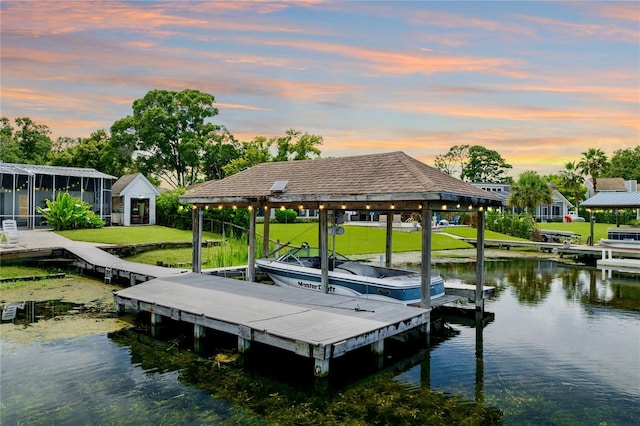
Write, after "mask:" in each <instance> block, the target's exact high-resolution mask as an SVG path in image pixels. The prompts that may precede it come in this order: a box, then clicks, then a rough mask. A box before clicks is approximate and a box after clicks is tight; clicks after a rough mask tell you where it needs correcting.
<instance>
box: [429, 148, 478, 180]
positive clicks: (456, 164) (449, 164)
mask: <svg viewBox="0 0 640 426" xmlns="http://www.w3.org/2000/svg"><path fill="white" fill-rule="evenodd" d="M469 148H470V146H469V145H454V146H452V147H451V148H449V152H447V153H446V154H444V155H436V158H435V161H434V165H435V168H436V169H438V170H440V171H441V172H442V173H446V174H448V175H451V176H455V177H457V178H462V177H461V176H462V171H463V170H464V168H465V166H466V165H467V163H468V162H469Z"/></svg>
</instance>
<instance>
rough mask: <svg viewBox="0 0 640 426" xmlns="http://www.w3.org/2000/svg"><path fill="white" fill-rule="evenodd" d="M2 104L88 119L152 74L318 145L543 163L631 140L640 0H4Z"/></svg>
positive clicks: (637, 112) (120, 103)
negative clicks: (473, 150)
mask: <svg viewBox="0 0 640 426" xmlns="http://www.w3.org/2000/svg"><path fill="white" fill-rule="evenodd" d="M0 11H1V22H0V24H1V26H0V30H1V65H0V67H1V68H0V72H1V81H0V91H1V105H0V108H1V113H2V116H4V117H8V118H10V119H11V120H12V121H13V119H14V118H16V117H30V118H31V119H33V120H34V121H35V122H36V123H38V124H45V125H47V126H48V127H49V128H50V129H51V131H52V135H51V136H52V137H53V139H54V140H55V139H56V138H57V137H60V136H68V137H88V136H89V135H90V134H91V133H92V132H94V131H96V130H98V129H109V128H110V126H111V125H112V124H113V123H114V122H115V121H116V120H118V119H120V118H123V117H125V116H127V115H131V114H132V109H131V106H132V103H133V101H134V100H136V99H139V98H142V97H143V96H144V95H145V94H146V93H147V92H148V91H150V90H153V89H166V90H174V91H180V90H183V89H197V90H200V91H203V92H206V93H210V94H212V95H214V96H215V98H216V104H217V107H218V109H219V114H218V115H217V116H216V117H215V118H214V120H213V121H214V122H215V123H216V124H221V125H224V126H226V127H227V129H228V130H229V131H230V132H231V133H232V134H234V135H235V136H236V138H237V139H238V140H240V141H248V140H251V139H253V138H254V137H256V136H260V135H262V136H267V137H272V136H279V135H283V134H284V133H285V131H286V130H287V129H290V128H294V129H297V130H301V131H303V132H308V133H312V134H316V135H320V136H322V137H323V139H324V144H323V145H322V146H321V147H320V148H321V150H322V156H323V157H330V156H333V157H335V156H347V155H356V154H365V153H378V152H388V151H398V150H400V151H404V152H405V153H407V154H408V155H411V156H412V157H415V158H417V159H419V160H421V161H423V162H425V163H427V164H430V165H433V160H434V157H435V156H436V155H438V154H444V153H446V152H447V151H448V150H449V148H450V147H451V146H453V145H461V144H470V145H482V146H484V147H486V148H489V149H493V150H496V151H498V152H499V153H500V154H501V155H502V157H503V158H504V159H505V160H506V162H507V163H510V164H512V165H513V166H514V168H513V170H512V172H511V173H510V174H511V175H512V176H514V177H517V175H518V174H519V173H521V172H523V171H525V170H535V171H537V172H538V173H541V174H549V173H557V172H559V171H560V170H562V169H563V168H564V164H565V163H566V162H568V161H573V160H579V159H580V157H581V153H582V152H584V151H586V150H587V149H588V148H601V149H602V150H603V151H604V152H605V153H606V154H607V155H609V156H611V155H612V154H613V152H614V151H615V150H617V149H621V148H633V147H635V146H637V145H639V144H640V2H637V1H628V2H613V1H592V2H587V1H579V2H556V1H554V2H543V1H528V2H521V1H514V2H507V1H500V2H488V1H464V2H463V1H447V2H437V1H413V2H409V1H406V2H385V1H357V2H355V1H351V2H338V1H333V2H328V1H322V0H318V1H313V0H311V1H297V2H272V1H247V2H235V1H228V2H219V1H171V2H157V1H141V0H138V1H115V0H110V1H79V0H75V1H4V0H3V1H2V3H0Z"/></svg>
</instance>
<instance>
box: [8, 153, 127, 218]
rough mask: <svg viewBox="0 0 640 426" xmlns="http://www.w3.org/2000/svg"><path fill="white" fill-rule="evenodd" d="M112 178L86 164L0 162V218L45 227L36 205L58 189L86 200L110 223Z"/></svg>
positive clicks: (41, 204)
mask: <svg viewBox="0 0 640 426" xmlns="http://www.w3.org/2000/svg"><path fill="white" fill-rule="evenodd" d="M115 180H116V177H115V176H110V175H108V174H105V173H102V172H99V171H97V170H95V169H90V168H80V167H57V166H40V165H33V164H15V163H1V162H0V222H1V221H2V220H5V219H12V220H15V221H16V222H17V224H18V226H19V227H21V228H28V229H35V228H42V227H46V226H47V225H46V223H45V220H44V218H43V217H42V215H41V214H40V213H38V211H37V210H36V207H42V208H44V207H46V201H47V200H54V199H55V198H56V197H57V194H58V193H59V192H68V193H69V194H71V196H73V197H75V198H79V199H80V200H82V201H85V202H87V203H89V204H90V205H91V208H92V210H93V212H94V213H96V214H97V215H98V216H100V217H101V218H102V219H104V220H105V222H106V223H110V221H111V186H112V184H113V182H114V181H115Z"/></svg>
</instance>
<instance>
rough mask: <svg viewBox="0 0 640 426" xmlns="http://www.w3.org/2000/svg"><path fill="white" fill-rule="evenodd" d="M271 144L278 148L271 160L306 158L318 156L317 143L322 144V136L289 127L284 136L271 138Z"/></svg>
mask: <svg viewBox="0 0 640 426" xmlns="http://www.w3.org/2000/svg"><path fill="white" fill-rule="evenodd" d="M272 144H275V145H276V148H277V150H278V152H277V154H276V155H275V157H274V159H273V161H288V160H308V159H311V158H313V157H320V149H319V148H318V145H322V136H316V135H310V134H309V133H304V134H303V133H302V132H300V131H299V130H295V129H289V130H287V131H286V132H285V135H284V136H281V137H277V138H273V139H272Z"/></svg>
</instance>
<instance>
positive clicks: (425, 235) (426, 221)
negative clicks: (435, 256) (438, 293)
mask: <svg viewBox="0 0 640 426" xmlns="http://www.w3.org/2000/svg"><path fill="white" fill-rule="evenodd" d="M432 214H433V212H432V210H431V207H430V206H429V203H424V204H423V206H422V212H421V215H422V255H421V265H420V271H421V273H422V276H421V281H420V283H421V290H422V301H421V303H420V306H421V307H422V308H424V309H431V215H432ZM427 332H428V331H427Z"/></svg>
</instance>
